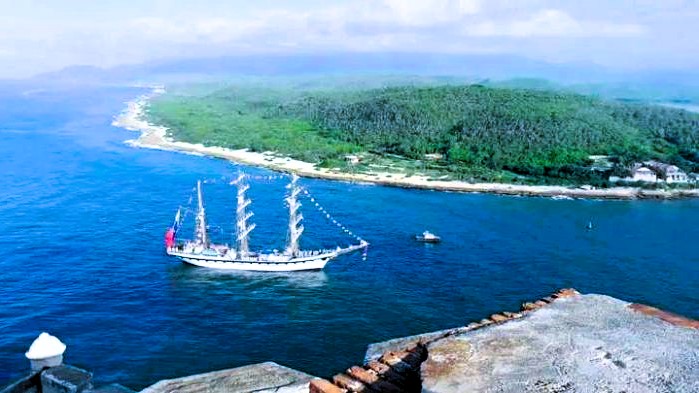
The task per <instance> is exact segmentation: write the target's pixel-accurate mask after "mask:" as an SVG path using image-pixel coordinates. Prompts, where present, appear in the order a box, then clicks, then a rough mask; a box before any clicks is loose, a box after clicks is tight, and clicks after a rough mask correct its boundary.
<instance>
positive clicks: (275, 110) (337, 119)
mask: <svg viewBox="0 0 699 393" xmlns="http://www.w3.org/2000/svg"><path fill="white" fill-rule="evenodd" d="M150 116H151V117H152V118H153V119H154V120H155V121H158V122H160V123H164V124H165V125H166V126H168V127H170V128H171V129H172V131H173V133H174V135H175V136H176V137H177V138H179V139H182V140H185V141H190V142H203V143H208V144H212V145H220V146H226V147H233V148H243V147H248V148H251V149H254V150H275V151H278V152H280V153H284V154H289V155H291V156H293V157H296V158H300V159H304V160H308V161H313V162H319V163H324V164H326V165H333V166H335V165H337V164H338V162H339V161H340V160H341V159H342V157H343V156H344V155H345V154H348V153H350V152H369V153H372V155H373V156H377V157H382V156H389V157H394V156H400V157H404V158H408V159H411V160H423V159H424V157H425V154H434V153H437V154H441V155H442V157H443V158H442V159H441V160H439V161H437V162H430V163H429V166H430V167H431V168H433V169H434V168H436V169H439V170H441V171H444V172H445V173H449V174H451V175H453V176H454V177H458V178H480V179H485V180H503V181H512V180H524V181H526V180H527V179H528V180H529V181H536V182H541V181H547V180H554V181H555V180H556V179H558V180H565V179H567V180H571V181H593V182H594V181H602V180H603V179H605V178H606V177H607V176H608V175H609V173H600V172H596V171H591V170H590V169H589V166H590V164H591V162H590V160H589V159H588V157H589V156H590V155H608V156H611V159H612V161H614V162H617V163H618V166H617V171H623V168H624V166H625V165H628V164H630V163H633V162H635V161H640V160H646V159H659V160H663V161H666V162H670V163H674V164H677V165H678V166H680V167H683V168H684V169H686V170H690V171H693V170H695V168H696V167H697V166H698V165H699V164H698V162H699V153H698V152H699V150H698V149H697V148H698V147H699V114H693V113H689V112H686V111H682V110H678V109H672V108H664V107H659V106H648V105H641V104H629V103H618V102H609V101H603V100H600V99H596V98H592V97H586V96H581V95H576V94H568V93H561V92H548V91H540V90H525V89H501V88H489V87H483V86H479V85H467V86H439V87H391V88H385V89H373V90H355V91H348V90H342V91H328V90H313V91H303V90H294V89H289V90H272V89H256V88H250V87H246V88H241V87H228V88H225V89H222V90H219V91H216V92H214V93H212V94H208V95H204V96H185V95H177V94H169V95H165V96H162V97H160V98H158V99H156V100H155V101H154V102H153V103H152V104H151V108H150Z"/></svg>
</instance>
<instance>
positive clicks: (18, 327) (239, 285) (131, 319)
mask: <svg viewBox="0 0 699 393" xmlns="http://www.w3.org/2000/svg"><path fill="white" fill-rule="evenodd" d="M139 93H140V91H139V90H137V89H92V90H88V89H83V90H71V91H39V90H32V91H4V92H3V93H0V217H2V218H1V219H0V269H1V270H0V271H1V273H0V277H2V285H0V299H1V300H0V301H1V303H0V304H1V305H0V384H4V383H7V382H9V381H10V380H11V379H12V378H16V377H18V376H20V375H24V374H25V373H26V372H27V370H28V365H27V362H26V360H25V359H24V357H23V353H24V351H26V349H27V348H28V346H29V344H31V342H32V340H33V339H34V338H35V337H36V336H37V335H38V334H39V333H40V332H42V331H48V332H50V333H52V334H54V335H56V336H58V337H60V338H61V339H62V340H63V341H64V342H65V343H66V344H67V345H68V350H67V352H66V361H67V362H69V363H71V364H74V365H78V366H83V367H85V368H88V369H90V370H91V371H93V372H94V373H95V377H96V379H97V381H98V382H100V383H108V382H119V383H122V384H125V385H127V386H130V387H133V388H142V387H144V386H146V385H148V384H150V383H153V382H155V381H156V380H158V379H162V378H168V377H176V376H182V375H185V374H193V373H198V372H204V371H210V370H214V369H222V368H228V367H234V366H239V365H243V364H248V363H252V362H260V361H267V360H272V361H276V362H278V363H281V364H285V365H289V366H291V367H294V368H298V369H300V370H303V371H306V372H309V373H312V374H315V375H320V376H329V375H332V374H334V373H336V372H339V371H341V370H342V369H344V368H345V367H347V366H349V365H351V364H356V363H357V362H360V361H361V359H362V358H363V355H364V351H365V348H366V345H367V344H369V343H371V342H376V341H380V340H385V339H388V338H392V337H397V336H404V335H410V334H415V333H420V332H426V331H431V330H437V329H444V328H448V327H453V326H460V325H464V324H465V323H468V322H470V321H472V320H476V319H481V318H482V317H484V316H486V315H489V314H491V313H493V312H496V311H502V310H515V309H517V308H518V306H519V304H520V303H521V302H523V301H528V300H533V299H537V298H538V297H541V296H544V295H547V294H549V293H551V292H552V291H554V290H556V289H558V288H561V287H569V286H572V287H575V288H577V289H579V290H580V291H582V292H596V293H604V294H609V295H612V296H616V297H619V298H622V299H626V300H630V301H637V302H643V303H647V304H651V305H655V306H658V307H661V308H663V309H666V310H670V311H674V312H677V313H680V314H684V315H687V316H690V317H694V318H699V306H698V305H699V257H698V256H697V255H698V249H697V243H696V239H697V237H699V229H698V227H697V225H696V223H697V222H698V221H699V209H698V208H699V201H696V200H682V201H626V202H621V201H591V200H574V201H556V200H551V199H545V198H517V197H502V196H493V195H483V194H457V193H440V192H430V191H419V190H404V189H397V188H386V187H378V186H371V185H362V184H350V183H341V182H327V181H320V180H310V179H303V180H302V181H301V183H302V184H303V185H304V186H305V187H307V188H308V189H309V190H310V191H311V192H312V193H313V194H314V195H315V196H316V198H317V199H318V200H319V201H321V202H322V204H323V206H324V207H325V208H326V209H327V210H328V211H330V212H332V213H333V214H334V215H335V217H336V218H337V219H339V220H340V221H341V222H343V223H345V224H346V225H347V226H348V227H349V228H350V229H352V230H353V231H355V232H356V233H357V234H359V235H360V236H362V237H363V238H365V239H367V240H368V241H370V242H371V247H370V249H369V254H368V258H367V259H366V261H364V260H363V259H362V257H361V255H360V254H352V255H348V256H343V257H341V258H339V259H337V260H335V261H334V262H332V263H331V264H330V265H329V266H328V267H327V269H326V270H325V271H323V272H309V273H293V274H273V273H272V274H270V273H267V274H262V273H222V272H215V271H208V270H202V269H197V268H191V267H187V266H184V265H182V264H180V263H178V262H176V261H174V260H171V259H169V258H168V257H167V256H166V255H164V253H163V249H162V245H163V233H164V230H165V228H166V227H167V226H168V225H169V224H170V223H171V221H172V218H173V214H174V212H175V210H176V209H177V207H178V206H179V205H180V204H186V203H187V202H188V198H189V196H190V195H191V192H192V187H193V185H194V184H195V181H196V180H197V179H211V180H214V179H219V181H216V182H212V183H211V184H207V185H206V186H205V197H206V200H207V208H208V213H209V217H210V219H211V221H212V227H213V231H214V236H219V237H221V238H223V239H225V238H226V236H227V235H225V234H226V232H230V230H231V228H232V224H231V221H232V214H233V209H232V206H233V202H234V190H233V189H232V188H230V186H227V185H226V184H225V182H224V181H222V180H220V178H221V177H222V176H223V177H225V176H228V177H230V176H233V175H234V174H235V173H236V172H237V171H238V170H240V169H243V170H245V171H247V172H249V173H253V174H258V175H269V174H271V172H267V171H264V170H260V169H255V168H245V167H239V166H234V165H232V164H230V163H227V162H224V161H221V160H215V159H209V158H205V157H196V156H190V155H184V154H178V153H173V152H164V151H155V150H144V149H134V148H131V147H129V146H126V145H125V144H123V141H124V140H125V139H128V138H132V137H135V135H134V134H133V133H131V132H129V131H125V130H122V129H118V128H114V127H111V126H110V122H111V120H112V116H113V115H114V114H116V113H118V112H119V111H120V110H121V109H122V107H123V102H124V101H126V100H128V99H131V98H133V97H134V96H136V95H138V94H139ZM284 185H285V181H284V180H269V181H260V182H256V183H253V187H252V189H251V190H250V196H251V198H252V199H253V205H252V206H253V209H254V211H255V214H256V215H255V217H254V219H253V220H254V221H255V222H256V223H257V224H258V229H256V230H255V231H254V232H253V236H252V244H253V246H256V247H259V248H262V247H264V248H273V247H275V246H276V247H279V246H281V245H282V243H283V241H284V235H285V233H284V225H285V222H284V214H285V210H284V205H283V202H282V199H281V198H282V194H283V192H284V188H283V187H284ZM309 205H310V204H309V203H308V202H306V206H305V208H304V212H305V215H306V216H307V220H306V228H307V233H306V234H305V235H306V236H305V238H304V241H305V242H306V243H305V244H306V245H308V246H333V245H335V244H336V243H337V242H340V241H344V240H345V239H346V238H345V237H343V235H342V233H338V231H337V229H336V228H334V227H332V226H330V225H328V224H327V223H326V222H325V221H324V220H323V217H321V216H320V214H318V213H317V212H314V210H312V209H310V206H309ZM190 219H191V217H190ZM589 220H592V221H593V222H594V225H595V228H594V230H592V231H588V230H586V229H585V226H586V224H587V223H588V221H589ZM214 224H215V225H214ZM216 225H218V226H220V231H217V228H218V227H216ZM424 229H431V230H433V231H435V232H436V233H438V234H439V235H441V236H442V237H443V239H444V242H443V243H442V244H439V245H432V246H430V245H423V244H418V243H415V242H413V241H412V240H411V236H412V235H414V234H415V233H417V232H422V231H423V230H424Z"/></svg>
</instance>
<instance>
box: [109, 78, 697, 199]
mask: <svg viewBox="0 0 699 393" xmlns="http://www.w3.org/2000/svg"><path fill="white" fill-rule="evenodd" d="M164 93H165V89H164V88H163V87H155V88H153V90H152V92H151V93H148V94H143V95H141V96H139V97H137V98H135V99H134V100H131V101H129V102H127V103H126V108H125V109H124V110H123V111H122V112H121V113H120V114H119V115H117V116H115V118H114V121H113V122H112V125H113V126H115V127H120V128H124V129H127V130H129V131H136V132H140V136H139V137H138V138H136V139H129V140H126V141H125V143H126V144H128V145H130V146H133V147H140V148H148V149H158V150H170V151H177V152H181V153H187V154H193V155H200V156H209V157H216V158H222V159H225V160H228V161H233V162H237V163H240V164H246V165H251V166H256V167H262V168H266V169H270V170H274V171H278V172H286V173H295V174H297V175H299V176H302V177H310V178H317V179H325V180H339V181H349V182H360V183H372V184H378V185H383V186H391V187H401V188H416V189H423V190H434V191H451V192H470V193H490V194H500V195H520V196H540V197H556V198H560V199H567V198H592V199H619V200H629V199H673V198H695V197H699V190H698V189H693V190H669V191H667V190H644V189H641V188H633V187H613V188H605V189H584V188H580V187H578V188H574V187H566V186H532V185H520V184H505V183H468V182H464V181H457V180H429V179H428V178H427V177H425V176H420V175H413V176H410V177H408V176H405V175H403V174H396V173H379V172H377V173H346V172H339V171H334V170H331V169H326V168H316V166H315V164H312V163H309V162H304V161H299V160H294V159H292V158H288V157H281V156H279V155H277V154H275V153H274V152H262V153H258V152H252V151H249V150H248V149H238V150H233V149H227V148H223V147H218V146H204V145H203V144H201V143H196V144H195V143H187V142H180V141H176V140H174V139H173V138H172V137H170V136H168V129H167V127H164V126H159V125H154V124H151V123H149V122H148V121H147V120H145V118H144V117H145V116H144V115H145V108H146V106H147V104H148V100H150V99H151V98H153V97H155V96H158V95H160V94H164Z"/></svg>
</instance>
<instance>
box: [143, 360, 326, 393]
mask: <svg viewBox="0 0 699 393" xmlns="http://www.w3.org/2000/svg"><path fill="white" fill-rule="evenodd" d="M313 378H314V377H313V376H311V375H308V374H305V373H302V372H300V371H296V370H293V369H290V368H287V367H284V366H280V365H278V364H276V363H272V362H266V363H259V364H253V365H249V366H243V367H238V368H232V369H228V370H221V371H214V372H210V373H206V374H197V375H191V376H188V377H183V378H177V379H166V380H163V381H160V382H158V383H156V384H155V385H151V386H149V387H147V388H146V389H144V390H142V391H141V393H166V392H181V393H195V392H197V393H199V392H206V393H224V392H225V393H250V392H256V393H267V392H270V393H271V392H276V393H301V392H304V393H306V392H308V390H309V387H308V384H309V382H310V381H311V380H312V379H313Z"/></svg>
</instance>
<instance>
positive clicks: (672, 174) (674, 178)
mask: <svg viewBox="0 0 699 393" xmlns="http://www.w3.org/2000/svg"><path fill="white" fill-rule="evenodd" d="M643 164H644V165H646V166H647V167H648V168H650V169H652V170H654V171H655V173H656V174H657V175H658V176H659V177H660V178H661V179H662V180H664V181H665V182H666V183H687V182H689V177H688V176H687V174H686V173H684V171H682V170H681V169H680V168H678V167H677V166H675V165H670V164H665V163H663V162H658V161H646V162H644V163H643Z"/></svg>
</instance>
